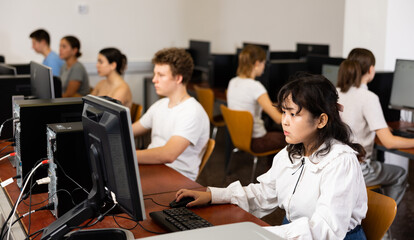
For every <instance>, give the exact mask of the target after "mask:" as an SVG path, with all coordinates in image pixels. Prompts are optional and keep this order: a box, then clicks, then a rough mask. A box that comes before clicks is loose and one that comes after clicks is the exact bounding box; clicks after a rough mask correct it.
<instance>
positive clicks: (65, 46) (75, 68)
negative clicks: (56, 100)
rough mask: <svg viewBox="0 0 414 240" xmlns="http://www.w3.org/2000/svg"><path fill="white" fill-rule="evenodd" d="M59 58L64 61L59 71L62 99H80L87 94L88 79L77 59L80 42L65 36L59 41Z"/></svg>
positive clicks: (88, 90)
mask: <svg viewBox="0 0 414 240" xmlns="http://www.w3.org/2000/svg"><path fill="white" fill-rule="evenodd" d="M59 55H60V58H61V59H63V60H64V61H65V63H64V64H63V66H62V68H61V69H60V80H61V81H62V97H80V96H85V95H87V94H89V92H90V88H89V77H88V74H87V72H86V70H85V67H84V66H83V64H82V63H80V62H79V61H78V58H79V57H80V56H81V55H82V53H81V52H80V42H79V40H78V39H77V38H76V37H74V36H65V37H63V38H62V39H61V40H60V47H59Z"/></svg>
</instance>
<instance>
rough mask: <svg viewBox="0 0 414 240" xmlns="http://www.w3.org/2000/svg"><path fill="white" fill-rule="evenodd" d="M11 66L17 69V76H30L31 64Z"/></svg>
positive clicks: (11, 64)
mask: <svg viewBox="0 0 414 240" xmlns="http://www.w3.org/2000/svg"><path fill="white" fill-rule="evenodd" d="M9 66H12V67H15V68H16V72H17V73H16V74H17V75H26V74H30V63H9Z"/></svg>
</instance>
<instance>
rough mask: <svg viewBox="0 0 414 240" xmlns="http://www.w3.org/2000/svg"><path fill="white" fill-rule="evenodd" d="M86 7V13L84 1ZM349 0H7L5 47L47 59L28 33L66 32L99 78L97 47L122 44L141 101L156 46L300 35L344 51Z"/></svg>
mask: <svg viewBox="0 0 414 240" xmlns="http://www.w3.org/2000/svg"><path fill="white" fill-rule="evenodd" d="M80 5H84V6H86V7H87V8H88V13H87V14H80V13H79V11H78V7H79V6H80ZM344 5H345V0H338V1H330V0H312V1H308V0H291V1H285V0H258V1H251V0H208V1H205V0H87V1H86V0H1V1H0V22H1V23H2V24H0V54H3V55H4V56H5V57H6V62H9V63H19V62H23V63H26V62H29V61H30V60H34V61H39V62H41V61H42V59H43V58H42V56H41V55H39V54H36V53H35V52H34V51H33V50H32V49H31V40H30V38H29V34H30V33H31V32H32V31H33V30H35V29H38V28H45V29H46V30H47V31H49V33H50V35H51V38H52V42H51V47H52V49H54V50H55V51H58V47H59V41H60V39H61V38H62V37H63V36H65V35H69V34H70V35H75V36H77V37H78V38H79V39H80V41H81V52H82V53H83V55H82V57H81V58H80V61H81V62H83V63H84V64H85V65H86V68H87V70H88V73H89V74H90V76H91V84H92V86H94V85H95V84H96V83H97V82H98V81H99V80H100V78H99V77H98V76H97V75H96V69H95V62H96V58H97V53H98V52H99V50H100V49H102V48H104V47H109V46H114V47H117V48H119V49H120V50H121V51H122V52H124V53H125V54H126V55H127V57H128V61H129V64H128V70H129V71H127V76H126V77H125V80H126V81H127V82H128V83H129V84H130V86H131V89H132V91H133V99H134V101H136V102H138V103H142V100H143V92H142V86H143V85H142V76H144V75H148V74H150V71H151V65H150V64H148V62H149V61H150V59H151V58H152V56H153V54H154V53H155V52H156V51H157V50H159V49H161V48H165V47H171V46H175V47H188V41H189V39H198V40H207V41H211V47H212V52H213V53H234V52H235V49H236V47H240V46H241V45H242V42H244V41H246V42H247V41H249V42H258V43H266V44H270V47H271V49H272V50H292V51H293V50H295V48H296V43H297V42H305V43H323V44H329V45H330V47H331V55H333V56H341V55H342V48H343V25H344Z"/></svg>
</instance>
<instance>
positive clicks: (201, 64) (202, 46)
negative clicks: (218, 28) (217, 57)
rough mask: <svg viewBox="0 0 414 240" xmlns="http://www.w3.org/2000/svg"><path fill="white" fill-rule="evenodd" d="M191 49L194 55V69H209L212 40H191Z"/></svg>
mask: <svg viewBox="0 0 414 240" xmlns="http://www.w3.org/2000/svg"><path fill="white" fill-rule="evenodd" d="M189 51H190V54H191V56H192V57H193V61H194V69H197V70H205V71H208V68H209V66H210V61H211V54H210V42H207V41H196V40H190V48H189Z"/></svg>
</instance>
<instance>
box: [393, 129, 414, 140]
mask: <svg viewBox="0 0 414 240" xmlns="http://www.w3.org/2000/svg"><path fill="white" fill-rule="evenodd" d="M392 133H393V134H394V135H396V136H400V137H405V138H414V132H408V131H404V130H397V129H394V130H392Z"/></svg>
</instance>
